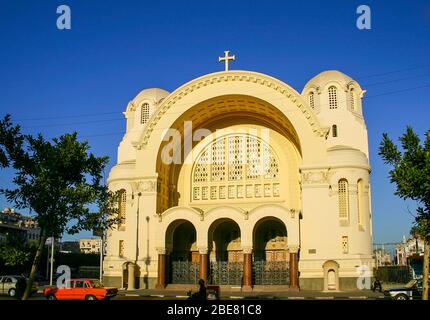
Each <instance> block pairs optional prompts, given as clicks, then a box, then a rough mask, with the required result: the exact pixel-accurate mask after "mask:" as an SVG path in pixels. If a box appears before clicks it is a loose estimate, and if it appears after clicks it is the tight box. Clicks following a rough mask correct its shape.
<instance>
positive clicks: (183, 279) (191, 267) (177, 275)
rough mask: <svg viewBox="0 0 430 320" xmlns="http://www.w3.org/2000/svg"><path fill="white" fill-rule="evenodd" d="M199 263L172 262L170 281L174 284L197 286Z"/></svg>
mask: <svg viewBox="0 0 430 320" xmlns="http://www.w3.org/2000/svg"><path fill="white" fill-rule="evenodd" d="M199 269H200V268H199V263H197V262H191V261H172V279H171V282H172V283H175V284H197V283H198V282H199Z"/></svg>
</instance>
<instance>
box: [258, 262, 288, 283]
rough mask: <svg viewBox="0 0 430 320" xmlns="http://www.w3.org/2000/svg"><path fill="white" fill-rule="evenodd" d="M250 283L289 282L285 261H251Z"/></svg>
mask: <svg viewBox="0 0 430 320" xmlns="http://www.w3.org/2000/svg"><path fill="white" fill-rule="evenodd" d="M252 283H253V284H255V285H262V284H265V285H286V284H290V275H289V267H288V262H287V261H263V260H260V261H253V263H252Z"/></svg>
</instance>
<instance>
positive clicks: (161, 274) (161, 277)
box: [156, 248, 166, 289]
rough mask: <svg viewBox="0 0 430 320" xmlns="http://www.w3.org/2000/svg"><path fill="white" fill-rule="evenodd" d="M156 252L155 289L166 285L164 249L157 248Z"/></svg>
mask: <svg viewBox="0 0 430 320" xmlns="http://www.w3.org/2000/svg"><path fill="white" fill-rule="evenodd" d="M157 252H158V274H157V286H156V288H157V289H164V288H165V287H166V249H165V248H157Z"/></svg>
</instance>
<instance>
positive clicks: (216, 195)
mask: <svg viewBox="0 0 430 320" xmlns="http://www.w3.org/2000/svg"><path fill="white" fill-rule="evenodd" d="M192 177H193V186H192V199H193V201H198V200H217V199H226V198H228V199H240V198H255V197H279V196H280V193H279V190H280V189H279V180H280V179H279V178H280V177H279V161H278V160H277V157H276V156H275V154H274V153H273V151H272V149H271V148H270V147H269V145H267V144H266V143H265V142H263V141H261V140H260V139H259V138H257V137H255V136H251V135H247V134H239V135H228V136H224V137H221V138H219V139H217V140H216V141H214V142H212V143H211V144H210V145H209V146H207V147H206V149H204V150H203V151H202V153H201V155H200V156H199V157H198V159H197V161H196V163H195V164H194V168H193V173H192ZM244 182H246V183H244ZM275 184H276V187H275ZM203 188H205V189H203Z"/></svg>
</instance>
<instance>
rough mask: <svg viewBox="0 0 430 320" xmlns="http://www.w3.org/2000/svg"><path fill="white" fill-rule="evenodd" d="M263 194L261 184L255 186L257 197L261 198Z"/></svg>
mask: <svg viewBox="0 0 430 320" xmlns="http://www.w3.org/2000/svg"><path fill="white" fill-rule="evenodd" d="M261 195H262V192H261V184H256V185H255V197H256V198H259V197H261Z"/></svg>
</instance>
